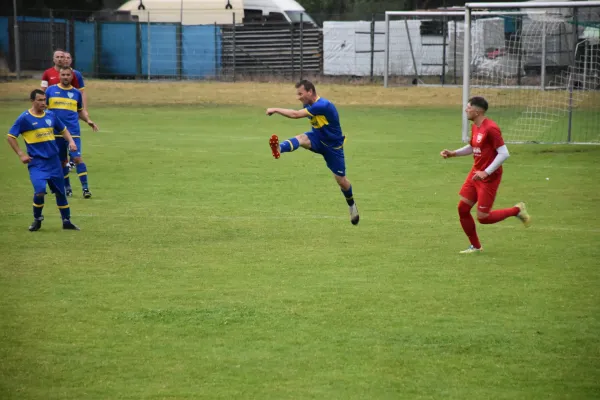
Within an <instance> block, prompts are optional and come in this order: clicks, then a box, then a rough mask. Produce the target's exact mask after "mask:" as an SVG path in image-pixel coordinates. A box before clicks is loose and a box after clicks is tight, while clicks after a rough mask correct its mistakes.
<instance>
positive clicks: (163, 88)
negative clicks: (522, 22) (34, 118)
mask: <svg viewBox="0 0 600 400" xmlns="http://www.w3.org/2000/svg"><path fill="white" fill-rule="evenodd" d="M86 83H87V93H88V96H89V105H90V106H91V107H93V106H121V105H140V106H149V105H150V106H152V105H155V106H159V105H160V106H163V105H177V104H189V105H254V106H263V107H279V106H294V107H295V106H296V105H297V101H296V100H295V89H294V85H293V83H290V84H282V83H259V82H236V83H230V82H189V81H183V82H164V81H163V82H161V81H151V82H145V81H138V82H122V81H108V80H88V81H87V82H86ZM315 84H316V86H317V91H318V93H319V94H320V95H322V96H324V97H326V98H328V99H330V100H332V101H333V102H335V104H337V105H339V106H350V105H355V106H381V107H434V108H446V107H448V108H452V107H457V108H460V107H462V88H454V87H443V88H442V87H425V86H411V87H394V88H388V89H386V88H384V87H383V86H375V85H365V84H357V85H352V84H345V85H341V84H326V83H323V84H319V83H315ZM38 85H39V81H38V80H25V81H19V82H9V83H1V84H0V102H13V101H27V98H28V95H29V93H30V92H31V90H33V89H35V88H37V87H38ZM540 93H541V92H539V91H527V90H514V89H512V90H499V89H485V90H482V91H481V94H482V95H484V96H485V97H486V99H487V100H488V102H489V103H490V105H494V104H496V105H498V104H502V105H504V106H526V105H530V104H531V102H532V101H536V100H534V99H533V95H534V94H535V96H539V94H540ZM475 94H479V93H474V92H472V95H475ZM565 97H566V96H565V92H564V91H563V92H544V103H546V102H548V103H556V104H559V103H561V102H564V101H565V100H564V99H565ZM587 99H588V101H584V102H582V103H581V104H580V107H584V108H589V107H591V108H596V107H600V93H599V92H594V93H591V94H589V97H588V98H587Z"/></svg>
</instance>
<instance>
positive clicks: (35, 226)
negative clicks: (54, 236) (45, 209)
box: [29, 217, 44, 232]
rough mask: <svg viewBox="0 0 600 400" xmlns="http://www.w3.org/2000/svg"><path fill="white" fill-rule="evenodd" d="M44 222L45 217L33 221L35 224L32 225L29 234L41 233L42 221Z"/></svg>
mask: <svg viewBox="0 0 600 400" xmlns="http://www.w3.org/2000/svg"><path fill="white" fill-rule="evenodd" d="M43 220H44V217H39V218H36V219H34V220H33V222H32V223H31V225H30V226H29V232H35V231H39V230H40V228H41V227H42V221H43Z"/></svg>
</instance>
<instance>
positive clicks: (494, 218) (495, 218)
mask: <svg viewBox="0 0 600 400" xmlns="http://www.w3.org/2000/svg"><path fill="white" fill-rule="evenodd" d="M519 211H521V210H519V207H511V208H503V209H502V210H494V211H492V212H490V214H489V215H488V216H487V217H485V218H477V220H478V221H479V222H480V223H482V224H495V223H496V222H500V221H504V220H505V219H506V218H508V217H516V216H517V215H518V214H519Z"/></svg>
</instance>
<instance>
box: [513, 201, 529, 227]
mask: <svg viewBox="0 0 600 400" xmlns="http://www.w3.org/2000/svg"><path fill="white" fill-rule="evenodd" d="M515 207H517V208H518V209H519V213H518V214H517V218H519V219H520V220H521V222H522V223H523V225H525V228H529V226H530V225H531V215H529V213H528V212H527V208H525V203H523V202H520V203H519V204H516V205H515Z"/></svg>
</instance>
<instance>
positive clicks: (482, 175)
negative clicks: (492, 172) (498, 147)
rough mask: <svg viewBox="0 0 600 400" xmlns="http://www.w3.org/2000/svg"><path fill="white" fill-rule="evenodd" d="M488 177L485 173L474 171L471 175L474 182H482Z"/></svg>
mask: <svg viewBox="0 0 600 400" xmlns="http://www.w3.org/2000/svg"><path fill="white" fill-rule="evenodd" d="M488 176H489V175H488V173H487V172H485V171H476V172H475V173H474V174H473V180H474V181H482V180H484V179H486V178H487V177H488Z"/></svg>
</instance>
